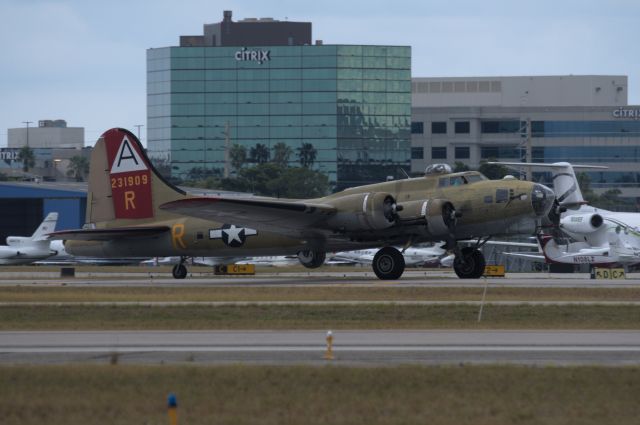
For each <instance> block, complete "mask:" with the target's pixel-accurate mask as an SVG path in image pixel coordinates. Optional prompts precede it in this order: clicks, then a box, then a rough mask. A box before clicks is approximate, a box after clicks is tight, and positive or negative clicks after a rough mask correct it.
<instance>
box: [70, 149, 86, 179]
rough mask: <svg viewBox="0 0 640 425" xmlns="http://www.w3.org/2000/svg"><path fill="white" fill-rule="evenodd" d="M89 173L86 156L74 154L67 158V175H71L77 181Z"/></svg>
mask: <svg viewBox="0 0 640 425" xmlns="http://www.w3.org/2000/svg"><path fill="white" fill-rule="evenodd" d="M88 173H89V160H87V158H86V157H84V156H80V155H76V156H74V157H72V158H71V159H70V160H69V167H68V168H67V176H68V177H73V178H75V179H76V181H77V182H81V181H83V180H84V176H86V175H87V174H88Z"/></svg>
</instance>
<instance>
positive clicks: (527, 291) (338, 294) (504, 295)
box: [0, 284, 640, 302]
mask: <svg viewBox="0 0 640 425" xmlns="http://www.w3.org/2000/svg"><path fill="white" fill-rule="evenodd" d="M482 291H483V288H482V287H477V288H469V287H444V288H437V287H436V288H434V287H420V286H411V287H401V286H349V285H348V284H347V285H340V286H330V287H328V286H309V287H296V286H294V287H291V286H286V287H280V286H224V287H216V286H212V287H197V286H184V287H183V286H181V287H157V286H156V287H154V286H149V287H139V286H136V287H76V286H53V287H52V286H31V285H16V286H3V287H0V301H1V302H43V301H46V302H109V301H113V302H117V301H129V302H145V301H431V300H433V301H479V300H480V299H481V298H482ZM513 300H519V301H521V300H527V301H640V288H607V287H602V288H503V287H489V289H488V291H487V301H513Z"/></svg>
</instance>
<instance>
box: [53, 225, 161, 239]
mask: <svg viewBox="0 0 640 425" xmlns="http://www.w3.org/2000/svg"><path fill="white" fill-rule="evenodd" d="M169 230H171V228H170V227H169V226H145V227H116V228H111V229H76V230H61V231H58V232H53V233H51V234H50V235H49V239H52V240H74V241H110V240H113V239H130V238H145V237H150V236H156V235H160V234H162V233H165V232H168V231H169Z"/></svg>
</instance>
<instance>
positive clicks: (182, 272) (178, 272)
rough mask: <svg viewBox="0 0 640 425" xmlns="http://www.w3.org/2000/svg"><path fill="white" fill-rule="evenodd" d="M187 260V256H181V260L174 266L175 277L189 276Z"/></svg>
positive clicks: (172, 271)
mask: <svg viewBox="0 0 640 425" xmlns="http://www.w3.org/2000/svg"><path fill="white" fill-rule="evenodd" d="M186 260H187V257H180V262H179V263H178V264H176V265H175V266H173V269H172V270H171V273H172V274H173V278H174V279H184V278H185V277H187V267H186V266H185V265H184V262H185V261H186Z"/></svg>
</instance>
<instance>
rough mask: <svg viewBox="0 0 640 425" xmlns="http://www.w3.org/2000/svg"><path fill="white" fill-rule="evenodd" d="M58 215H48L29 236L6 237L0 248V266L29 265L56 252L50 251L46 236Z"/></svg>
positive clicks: (54, 213) (49, 243)
mask: <svg viewBox="0 0 640 425" xmlns="http://www.w3.org/2000/svg"><path fill="white" fill-rule="evenodd" d="M57 222H58V213H57V212H52V213H49V214H48V215H47V216H46V217H45V219H44V221H43V222H42V223H40V226H38V228H37V229H36V231H35V232H34V233H33V235H31V236H8V237H7V244H6V245H2V246H0V264H12V265H14V264H30V263H33V262H35V261H38V260H42V259H45V258H48V257H51V256H52V255H55V254H56V252H55V251H54V250H52V249H51V246H50V245H51V241H50V240H49V239H47V235H48V234H49V233H51V232H53V231H54V230H55V228H56V223H57Z"/></svg>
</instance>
